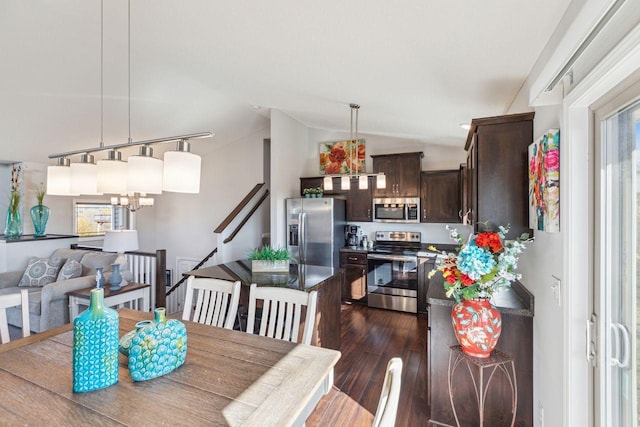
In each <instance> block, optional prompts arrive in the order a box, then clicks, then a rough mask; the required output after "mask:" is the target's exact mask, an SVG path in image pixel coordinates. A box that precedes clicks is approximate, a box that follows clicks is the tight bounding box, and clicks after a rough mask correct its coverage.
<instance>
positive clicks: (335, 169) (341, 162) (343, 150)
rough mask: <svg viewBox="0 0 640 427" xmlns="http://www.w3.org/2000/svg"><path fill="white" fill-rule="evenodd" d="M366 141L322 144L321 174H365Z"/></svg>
mask: <svg viewBox="0 0 640 427" xmlns="http://www.w3.org/2000/svg"><path fill="white" fill-rule="evenodd" d="M365 160H366V154H365V140H364V139H358V140H355V139H354V140H347V141H338V142H322V143H320V173H321V174H324V175H333V174H347V173H350V172H364V168H365Z"/></svg>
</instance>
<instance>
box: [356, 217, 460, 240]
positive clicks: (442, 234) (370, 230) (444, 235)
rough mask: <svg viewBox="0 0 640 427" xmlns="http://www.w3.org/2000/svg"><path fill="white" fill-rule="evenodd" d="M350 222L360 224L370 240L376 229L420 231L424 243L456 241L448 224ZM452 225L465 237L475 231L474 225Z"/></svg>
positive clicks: (364, 234) (363, 232)
mask: <svg viewBox="0 0 640 427" xmlns="http://www.w3.org/2000/svg"><path fill="white" fill-rule="evenodd" d="M348 224H354V225H359V226H360V227H361V228H362V235H363V236H367V239H368V240H375V233H376V231H419V232H420V233H422V235H421V240H422V243H441V244H452V243H454V242H453V240H451V239H450V238H449V231H448V230H447V229H446V228H445V226H446V224H429V223H420V224H401V223H384V222H349V223H348ZM450 225H451V226H452V227H454V228H456V229H457V230H458V232H459V233H460V234H461V235H463V236H464V237H465V238H466V237H467V236H469V234H470V233H471V232H472V231H473V227H472V226H470V225H462V224H450Z"/></svg>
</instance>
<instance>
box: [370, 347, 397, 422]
mask: <svg viewBox="0 0 640 427" xmlns="http://www.w3.org/2000/svg"><path fill="white" fill-rule="evenodd" d="M401 376H402V359H400V358H399V357H394V358H393V359H391V360H389V363H388V364H387V373H386V374H385V376H384V383H383V384H382V392H381V393H380V400H379V401H378V409H377V410H376V415H375V417H374V418H373V424H372V427H393V426H394V425H395V423H396V413H397V412H398V402H399V400H400V377H401Z"/></svg>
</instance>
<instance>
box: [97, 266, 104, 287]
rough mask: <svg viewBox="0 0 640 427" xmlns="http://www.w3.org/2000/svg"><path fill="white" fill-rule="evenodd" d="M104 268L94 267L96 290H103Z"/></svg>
mask: <svg viewBox="0 0 640 427" xmlns="http://www.w3.org/2000/svg"><path fill="white" fill-rule="evenodd" d="M103 269H104V267H96V288H104V272H103Z"/></svg>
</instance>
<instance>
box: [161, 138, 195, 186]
mask: <svg viewBox="0 0 640 427" xmlns="http://www.w3.org/2000/svg"><path fill="white" fill-rule="evenodd" d="M189 149H190V144H189V142H188V141H185V140H184V139H182V140H180V141H178V142H177V143H176V150H175V151H167V152H166V153H164V169H163V175H162V189H163V190H165V191H172V192H176V193H199V192H200V164H201V160H202V159H201V158H200V156H198V155H197V154H193V153H191V152H190V151H189Z"/></svg>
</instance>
